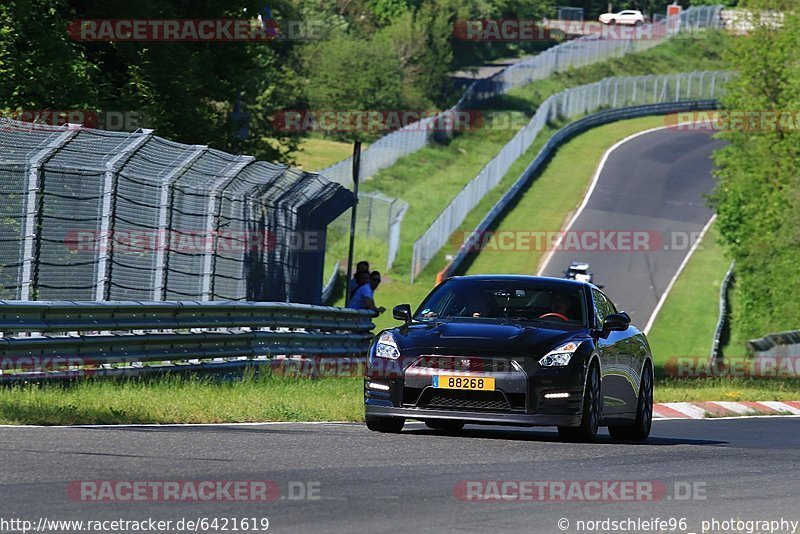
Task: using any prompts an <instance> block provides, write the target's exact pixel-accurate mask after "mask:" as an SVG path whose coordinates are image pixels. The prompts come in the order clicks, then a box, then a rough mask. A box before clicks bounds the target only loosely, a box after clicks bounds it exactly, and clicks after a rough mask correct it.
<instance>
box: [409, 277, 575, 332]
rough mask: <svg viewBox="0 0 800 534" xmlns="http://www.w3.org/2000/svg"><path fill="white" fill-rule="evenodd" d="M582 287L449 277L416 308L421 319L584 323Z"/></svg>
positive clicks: (418, 317) (417, 316)
mask: <svg viewBox="0 0 800 534" xmlns="http://www.w3.org/2000/svg"><path fill="white" fill-rule="evenodd" d="M582 294H583V293H582V291H581V288H580V287H568V286H564V285H557V284H548V283H545V282H537V281H517V280H470V279H459V278H455V279H452V280H448V281H447V282H445V283H444V284H442V285H441V286H440V287H439V288H438V289H437V290H436V291H434V292H433V293H432V294H431V295H430V296H429V297H428V298H427V299H426V300H425V302H423V304H422V305H421V306H420V308H419V310H417V313H416V315H415V316H414V318H415V319H416V320H418V321H429V320H433V319H451V318H471V319H503V320H505V319H513V320H517V321H536V322H548V323H557V324H564V325H567V324H569V325H585V324H586V320H585V317H586V315H585V312H584V306H583V299H582Z"/></svg>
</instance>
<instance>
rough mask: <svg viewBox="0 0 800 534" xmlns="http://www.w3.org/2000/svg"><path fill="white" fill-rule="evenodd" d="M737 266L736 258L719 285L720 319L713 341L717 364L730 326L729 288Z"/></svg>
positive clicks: (714, 359) (712, 356)
mask: <svg viewBox="0 0 800 534" xmlns="http://www.w3.org/2000/svg"><path fill="white" fill-rule="evenodd" d="M735 267H736V260H734V261H732V262H731V266H730V267H728V272H727V273H725V278H723V279H722V284H721V285H720V287H719V319H717V328H716V330H714V340H713V341H712V343H711V363H712V364H715V363H717V362H720V361H722V351H721V350H720V347H721V345H722V335H723V333H724V332H725V329H726V328H727V327H728V289H729V288H730V285H731V283H732V282H733V277H734V275H733V270H734V268H735Z"/></svg>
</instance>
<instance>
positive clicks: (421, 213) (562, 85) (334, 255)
mask: <svg viewBox="0 0 800 534" xmlns="http://www.w3.org/2000/svg"><path fill="white" fill-rule="evenodd" d="M708 37H709V38H707V39H691V40H689V39H679V40H678V39H676V40H672V41H668V42H666V43H664V44H661V45H659V46H657V47H654V48H652V49H650V50H647V51H645V52H642V53H639V54H631V55H628V56H626V57H624V58H618V59H614V60H610V61H607V62H603V63H600V64H597V65H591V66H588V67H582V68H579V69H573V70H570V71H568V72H564V73H560V74H557V75H554V76H552V77H550V78H547V79H545V80H540V81H537V82H534V83H531V84H529V85H526V86H524V87H520V88H516V89H514V90H512V91H510V92H509V93H508V94H506V95H503V96H501V97H497V98H495V99H492V100H490V101H488V102H487V103H486V104H485V105H484V109H485V110H486V111H488V112H508V113H510V114H514V116H515V117H518V118H519V117H521V116H524V117H531V116H532V115H533V113H534V112H535V111H536V109H537V108H538V106H539V105H540V104H541V103H542V102H543V101H544V100H545V99H546V98H547V97H548V96H550V95H552V94H554V93H557V92H559V91H562V90H564V89H566V88H569V87H574V86H577V85H582V84H586V83H591V82H594V81H598V80H600V79H603V78H605V77H607V76H623V75H642V74H652V73H670V72H682V71H692V70H703V69H724V65H723V63H722V60H721V59H720V54H721V52H722V50H723V49H724V46H725V37H724V36H721V35H717V34H709V36H708ZM659 120H660V119H657V118H656V119H653V120H652V122H651V123H649V124H652V125H656V124H660V123H663V121H661V122H659ZM558 126H559V125H552V127H550V128H547V129H545V131H543V132H542V133H540V134H539V136H538V137H537V139H536V141H535V142H534V144H533V146H532V147H531V148H530V149H529V150H528V151H527V152H526V153H525V154H524V155H523V156H522V157H521V158H519V160H518V161H517V162H516V163H515V165H514V166H513V167H512V168H511V170H510V171H509V172H508V173H507V174H506V175H505V177H504V178H503V179H502V181H501V183H500V185H499V186H498V187H496V188H495V189H494V190H492V191H491V192H490V193H489V194H488V195H487V196H486V197H485V198H484V199H483V201H482V202H481V203H480V204H479V205H478V207H477V208H476V209H474V210H473V211H472V213H471V214H470V216H469V217H468V218H467V220H466V221H465V222H464V224H462V226H461V228H460V230H463V231H470V230H471V229H472V228H474V227H475V225H476V224H477V223H478V222H479V221H480V220H481V218H482V217H483V216H484V214H485V213H486V212H487V211H488V210H489V209H490V208H491V206H492V205H493V204H494V203H495V202H496V201H497V199H499V198H500V197H501V196H502V194H503V193H505V192H506V191H507V190H508V188H509V187H510V186H511V184H513V182H514V181H515V180H516V179H517V178H518V177H519V175H520V173H521V172H522V170H524V168H525V167H526V166H527V165H528V164H529V163H530V161H531V160H532V159H533V157H534V156H535V155H536V153H537V152H538V151H539V149H540V148H541V146H542V145H543V144H544V142H545V141H546V139H547V138H549V137H550V135H552V133H553V132H554V131H555V130H556V129H557V127H558ZM634 131H635V130H634ZM515 133H516V130H511V129H498V130H479V131H472V132H466V133H464V134H462V135H459V136H457V137H456V138H455V139H454V140H453V141H452V142H451V143H449V144H447V145H439V144H433V145H430V146H428V147H426V148H424V149H422V150H419V151H417V152H415V153H414V154H411V155H409V156H406V157H405V158H401V159H400V160H398V161H397V162H396V163H395V164H394V165H393V166H391V167H389V168H387V169H384V170H383V171H381V172H379V173H378V174H376V175H375V176H374V177H373V178H372V179H370V180H367V181H365V182H364V184H363V185H362V188H363V189H364V190H368V191H380V192H382V193H384V194H386V195H388V196H391V197H398V198H402V199H403V200H405V201H407V202H408V203H409V206H410V207H409V210H408V212H407V213H406V216H405V218H404V220H403V224H402V230H401V240H400V241H401V245H400V250H399V253H398V255H397V259H396V260H395V263H394V266H393V268H392V269H391V271H389V272H388V273H387V272H384V273H383V274H384V276H383V280H384V282H383V285H382V286H381V287H380V288H379V290H378V292H377V294H376V300H377V301H378V304H379V305H382V306H385V307H386V308H387V309H391V307H392V306H394V305H395V304H399V303H402V302H411V303H418V302H419V301H420V300H421V299H422V298H424V296H425V295H426V294H427V293H428V291H430V289H431V288H432V287H433V285H434V282H435V279H436V273H437V272H438V271H440V270H441V269H442V268H443V267H444V266H445V264H446V260H445V256H446V255H447V254H453V253H454V252H455V251H456V250H457V248H458V246H457V244H456V243H455V241H453V243H451V244H449V245H448V246H445V247H444V249H443V250H442V251H441V252H440V253H439V254H438V255H437V256H436V257H435V258H434V259H433V260H432V261H431V262H430V263H429V265H428V267H427V268H426V269H425V270H424V271H423V273H422V274H421V275H420V276H419V277H418V278H417V281H416V283H414V284H410V282H409V275H410V264H411V252H412V250H413V244H414V242H415V241H416V240H417V238H419V236H420V235H422V233H423V232H424V231H425V230H426V229H427V228H428V226H429V225H430V223H431V222H432V221H433V220H435V218H436V217H437V216H438V215H439V213H440V212H441V211H442V210H443V209H444V208H445V206H446V205H447V204H448V203H449V202H450V200H452V198H453V197H455V196H456V194H458V192H459V191H460V190H461V189H462V188H463V187H464V185H466V184H467V183H468V182H469V181H470V180H471V179H472V178H474V177H475V176H476V175H477V174H478V172H479V171H480V170H481V169H482V168H483V167H484V166H485V165H486V164H487V163H488V162H489V161H490V160H491V159H492V158H493V157H494V156H495V155H496V154H497V153H498V152H499V151H500V149H501V148H502V147H503V145H504V144H505V143H506V142H507V141H508V140H510V139H511V137H513V135H514V134H515ZM599 142H601V143H602V140H600V141H599ZM577 164H580V165H584V166H588V167H593V166H594V165H596V160H594V161H588V162H587V161H576V160H572V161H567V162H566V163H565V166H567V167H572V166H574V165H577ZM537 181H538V180H537ZM561 187H562V184H560V183H557V184H556V185H554V186H552V187H550V188H549V189H547V188H544V187H538V188H537V190H536V192H535V193H533V188H532V189H531V194H530V195H526V196H532V195H534V194H536V195H539V194H541V195H547V197H546V198H541V199H538V203H539V205H540V207H541V206H544V208H545V209H547V210H548V213H549V214H550V215H549V216H548V218H547V220H546V221H545V223H544V226H542V227H546V228H550V227H554V229H558V228H559V227H560V224H561V223H562V222H563V221H564V219H565V217H566V215H567V213H568V212H569V210H571V209H572V208H573V207H574V206H570V205H568V202H567V203H566V204H565V203H564V202H563V201H565V200H568V199H570V197H569V196H568V195H565V194H562V188H561ZM554 201H556V204H557V207H552V209H551V205H552V204H553V202H554ZM533 202H534V203H536V202H537V200H534V201H533ZM537 209H538V208H537ZM524 222H526V224H525V225H524V226H517V229H519V228H526V227H530V226H529V224H530V223H528V220H527V218H526V219H525V221H524ZM456 235H458V234H456ZM355 251H356V253H355V255H356V259H357V260H360V259H366V260H369V261H370V263H371V264H372V265H373V268H377V269H380V270H382V271H383V267H384V262H385V258H386V243H385V241H381V240H377V239H374V238H366V237H364V236H363V235H358V234H357V236H356V247H355ZM346 257H347V239H346V235H344V234H340V235H336V234H335V233H333V232H332V233H331V235H330V236H329V242H328V253H327V259H326V264H330V265H332V264H333V263H334V261H335V260H336V259H344V260H346ZM482 261H484V262H486V263H495V262H498V260H497V258H487V259H486V260H482ZM506 261H512V262H515V263H519V262H521V261H523V260H522V259H521V258H503V261H502V264H503V265H502V269H503V270H504V271H506V272H515V271H514V270H513V269H512V268H509V267H508V266H507V264H506ZM525 261H527V260H525ZM498 263H499V262H498ZM526 265H527V264H526ZM534 265H535V264H534ZM477 267H481V264H478V266H477ZM477 267H476V268H477ZM483 270H488V269H483ZM519 272H531V269H530V268H526V269H524V270H522V271H519ZM335 304H337V305H343V304H344V298H343V297H342V298H340V299H339V300H338V301H337V302H336V303H335ZM392 322H393V321H392V319H391V317H390V316H389V315H388V314H386V315H384V316H382V317H379V318H378V319H377V320H376V325H377V326H378V327H379V328H381V327H386V326H388V325H390V324H392Z"/></svg>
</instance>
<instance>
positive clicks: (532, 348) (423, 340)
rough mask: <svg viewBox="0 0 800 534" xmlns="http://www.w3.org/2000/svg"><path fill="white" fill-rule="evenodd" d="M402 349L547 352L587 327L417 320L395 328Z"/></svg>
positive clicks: (467, 351) (475, 352)
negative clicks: (567, 328) (557, 327)
mask: <svg viewBox="0 0 800 534" xmlns="http://www.w3.org/2000/svg"><path fill="white" fill-rule="evenodd" d="M394 336H395V339H396V341H397V345H398V348H400V350H401V351H410V352H414V351H421V352H435V353H436V354H457V355H458V354H473V355H474V354H487V355H488V354H494V355H501V354H506V355H511V354H524V355H532V356H538V355H544V354H546V353H547V352H549V351H551V350H552V349H554V348H555V347H557V346H559V345H562V344H564V343H567V342H568V341H570V340H572V339H575V338H584V337H587V331H586V330H585V329H581V328H579V329H571V330H558V329H549V328H539V327H536V326H532V325H529V324H520V323H514V322H509V323H499V322H498V323H494V322H483V321H463V322H454V321H453V322H451V321H448V322H431V323H414V324H411V325H408V326H402V327H399V328H396V329H394Z"/></svg>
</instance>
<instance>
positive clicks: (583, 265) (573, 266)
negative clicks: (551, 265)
mask: <svg viewBox="0 0 800 534" xmlns="http://www.w3.org/2000/svg"><path fill="white" fill-rule="evenodd" d="M569 268H570V269H578V270H581V271H585V270H587V269H588V268H589V264H588V263H586V262H582V261H573V262H572V263H570V264H569Z"/></svg>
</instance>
